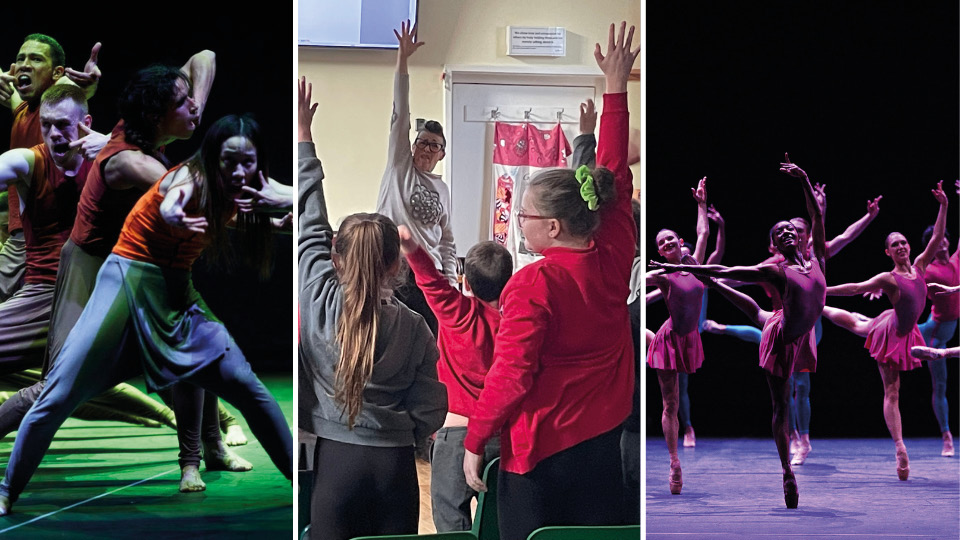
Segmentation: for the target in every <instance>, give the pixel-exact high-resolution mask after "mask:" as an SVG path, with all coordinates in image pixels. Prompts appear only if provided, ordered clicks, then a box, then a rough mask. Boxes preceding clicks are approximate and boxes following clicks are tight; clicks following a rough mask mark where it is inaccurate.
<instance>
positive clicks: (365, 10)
mask: <svg viewBox="0 0 960 540" xmlns="http://www.w3.org/2000/svg"><path fill="white" fill-rule="evenodd" d="M298 17H299V21H298V22H297V32H298V34H297V43H298V44H299V45H301V46H306V47H358V48H376V49H396V48H397V38H396V36H394V35H393V31H394V29H399V28H400V22H401V21H406V20H407V19H409V20H410V21H411V22H412V23H414V24H416V21H417V0H299V15H298Z"/></svg>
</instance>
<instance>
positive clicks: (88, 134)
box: [70, 123, 110, 160]
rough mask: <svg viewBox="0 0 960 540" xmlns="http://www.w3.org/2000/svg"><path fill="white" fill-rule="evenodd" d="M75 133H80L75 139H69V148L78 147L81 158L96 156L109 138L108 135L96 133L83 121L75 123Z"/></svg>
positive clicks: (88, 158) (89, 158)
mask: <svg viewBox="0 0 960 540" xmlns="http://www.w3.org/2000/svg"><path fill="white" fill-rule="evenodd" d="M77 133H78V134H79V135H80V138H79V139H77V140H75V141H70V148H79V149H80V153H81V154H82V155H83V159H86V160H93V159H94V158H96V157H97V154H99V153H100V150H101V149H103V147H104V146H106V145H107V142H108V141H109V140H110V135H104V134H103V133H97V132H96V131H94V130H92V129H90V128H88V127H87V125H86V124H83V123H81V124H77Z"/></svg>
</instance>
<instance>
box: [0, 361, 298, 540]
mask: <svg viewBox="0 0 960 540" xmlns="http://www.w3.org/2000/svg"><path fill="white" fill-rule="evenodd" d="M261 380H263V382H264V384H266V385H267V387H268V388H269V389H270V391H271V392H272V393H273V395H274V397H275V398H276V399H277V401H278V402H279V403H280V406H281V408H282V409H283V411H284V415H285V416H286V417H287V422H288V423H292V410H293V384H292V379H291V377H290V375H268V376H265V377H262V378H261ZM130 382H131V384H135V385H136V384H137V383H136V382H134V381H130ZM137 386H139V387H140V388H141V389H142V383H141V384H139V385H137ZM228 407H229V405H228ZM230 409H231V412H233V413H234V414H236V410H235V409H233V408H230ZM236 416H237V419H238V420H240V422H241V424H242V425H243V427H244V432H245V433H246V435H247V439H248V440H249V443H248V444H247V445H246V446H239V447H235V451H236V452H237V453H238V454H239V455H241V456H242V457H243V458H245V459H247V460H249V461H250V462H251V463H253V470H252V471H249V472H245V473H229V472H206V471H204V470H203V466H202V465H201V473H202V474H203V480H204V481H205V482H206V484H207V490H206V491H203V492H200V493H180V492H178V491H177V485H178V482H179V480H180V469H179V467H178V465H177V436H176V433H175V432H174V431H173V430H172V429H170V428H167V427H161V428H147V427H139V426H133V425H129V424H122V423H119V422H84V421H81V420H76V419H73V418H71V419H69V420H68V421H67V423H66V424H64V426H63V427H62V428H61V429H60V431H59V432H57V436H56V437H55V438H54V440H53V445H52V446H51V447H50V450H49V451H48V452H47V454H46V456H45V457H44V459H43V463H41V464H40V469H39V470H38V471H37V473H36V474H35V475H34V476H33V479H32V481H31V482H30V484H28V485H27V489H26V491H25V492H24V493H23V495H22V496H21V498H20V500H19V501H18V502H17V504H16V505H15V506H14V512H13V514H11V515H10V516H7V517H3V518H0V535H3V537H4V538H30V539H42V538H76V539H94V538H96V539H102V538H139V539H142V540H148V539H160V538H285V539H286V538H291V537H292V536H293V506H292V504H293V490H292V488H291V486H290V481H289V480H287V479H286V478H284V477H283V475H282V474H280V472H279V471H278V470H277V469H276V467H274V466H273V463H271V462H270V458H268V457H267V454H266V453H265V452H264V451H263V448H262V447H261V446H260V443H259V442H257V440H256V439H254V438H253V436H252V434H251V433H250V430H249V429H248V428H247V424H246V422H245V421H244V420H243V418H242V417H241V416H240V415H239V414H236ZM12 446H13V437H12V435H11V436H10V437H7V438H6V439H4V440H3V442H0V462H2V464H3V467H4V468H5V467H6V463H7V460H8V459H9V457H10V450H11V448H12Z"/></svg>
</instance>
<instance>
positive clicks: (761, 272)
mask: <svg viewBox="0 0 960 540" xmlns="http://www.w3.org/2000/svg"><path fill="white" fill-rule="evenodd" d="M650 266H651V267H652V268H663V269H664V270H665V271H667V272H690V273H691V274H693V275H695V276H698V277H706V278H711V277H713V278H726V279H732V280H734V281H745V282H747V283H774V282H777V281H779V276H780V274H779V272H778V271H777V267H776V266H774V265H768V264H760V265H756V266H723V265H720V264H705V265H702V266H698V265H695V264H670V263H662V262H658V261H650Z"/></svg>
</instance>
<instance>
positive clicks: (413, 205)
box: [377, 21, 457, 335]
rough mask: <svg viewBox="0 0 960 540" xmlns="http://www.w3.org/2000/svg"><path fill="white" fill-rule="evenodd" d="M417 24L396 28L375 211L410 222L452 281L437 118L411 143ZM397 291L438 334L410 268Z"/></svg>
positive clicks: (400, 222) (454, 271)
mask: <svg viewBox="0 0 960 540" xmlns="http://www.w3.org/2000/svg"><path fill="white" fill-rule="evenodd" d="M416 31H417V29H416V27H413V28H411V25H410V21H407V22H406V23H402V24H401V25H400V32H397V31H396V30H394V34H395V35H396V36H397V40H398V41H399V43H400V46H399V48H398V49H397V73H396V77H395V78H394V81H393V116H392V118H391V119H390V142H389V149H388V155H387V168H386V170H385V171H384V173H383V179H382V180H381V181H380V195H379V196H378V198H377V213H378V214H383V215H385V216H387V217H389V218H390V219H391V220H393V222H394V223H396V224H397V225H406V226H407V227H408V228H409V229H410V234H411V235H413V239H414V240H416V242H417V243H418V244H420V245H421V246H423V248H424V249H425V250H427V253H429V254H430V258H431V259H433V264H434V265H436V267H437V269H438V270H440V272H441V273H442V274H443V275H444V276H446V278H447V279H448V280H450V283H451V284H453V285H455V284H456V282H457V251H456V246H455V245H454V243H453V230H452V229H451V227H450V214H449V210H450V192H449V190H448V189H447V186H446V184H444V183H443V178H441V177H440V175H439V174H433V169H434V168H435V167H436V166H437V163H439V162H440V160H441V159H443V157H444V156H445V155H446V152H445V151H444V148H445V147H446V145H447V140H446V138H445V137H444V136H443V127H442V126H441V125H440V123H439V122H436V121H433V120H429V121H427V122H426V123H425V124H424V125H423V129H420V130H419V132H418V133H417V138H416V139H415V140H414V143H413V144H412V145H411V144H410V76H409V74H408V73H407V59H408V58H409V57H410V55H412V54H413V53H414V52H415V51H416V50H417V49H419V48H420V46H421V45H423V42H422V41H420V42H418V41H417V40H416V35H415V34H416ZM406 274H407V275H406V280H405V283H404V284H403V285H401V286H400V287H399V288H398V289H397V290H396V293H397V296H398V297H399V298H400V299H401V300H402V301H403V303H404V304H406V305H407V307H409V308H410V309H412V310H414V311H416V312H417V313H419V314H420V315H423V318H424V319H425V320H426V321H427V325H428V326H429V327H430V330H432V331H433V334H434V335H436V334H437V319H436V317H434V315H433V313H432V312H431V311H430V308H429V307H428V306H427V302H426V300H425V299H424V297H423V293H422V292H421V291H420V289H418V288H417V284H416V281H415V280H414V278H413V274H412V273H411V272H406Z"/></svg>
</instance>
